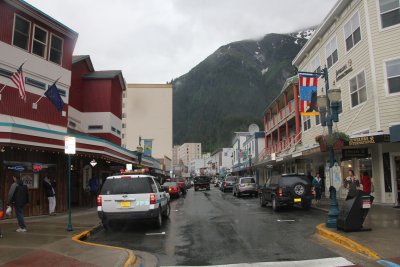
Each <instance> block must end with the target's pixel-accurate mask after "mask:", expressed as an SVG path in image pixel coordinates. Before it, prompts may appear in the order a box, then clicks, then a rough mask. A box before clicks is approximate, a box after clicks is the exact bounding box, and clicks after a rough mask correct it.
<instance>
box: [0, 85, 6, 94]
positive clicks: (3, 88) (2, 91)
mask: <svg viewBox="0 0 400 267" xmlns="http://www.w3.org/2000/svg"><path fill="white" fill-rule="evenodd" d="M6 86H7V85H6V84H5V85H4V86H3V88H1V90H0V94H1V92H3V90H4V88H6Z"/></svg>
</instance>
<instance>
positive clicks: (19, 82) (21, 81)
mask: <svg viewBox="0 0 400 267" xmlns="http://www.w3.org/2000/svg"><path fill="white" fill-rule="evenodd" d="M23 65H24V64H22V65H21V66H20V67H19V68H18V70H17V71H16V72H14V73H13V75H12V76H11V80H12V81H13V83H14V84H15V85H16V86H17V88H18V93H19V97H20V98H21V99H22V100H24V101H25V102H26V94H25V78H24V74H23V72H22V66H23Z"/></svg>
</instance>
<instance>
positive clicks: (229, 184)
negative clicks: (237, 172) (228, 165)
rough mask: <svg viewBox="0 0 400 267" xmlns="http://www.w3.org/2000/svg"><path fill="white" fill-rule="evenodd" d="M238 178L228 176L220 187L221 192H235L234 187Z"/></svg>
mask: <svg viewBox="0 0 400 267" xmlns="http://www.w3.org/2000/svg"><path fill="white" fill-rule="evenodd" d="M237 179H238V177H237V176H227V177H225V179H224V181H223V182H222V184H221V186H220V188H219V189H220V190H221V191H222V192H224V193H225V192H227V191H232V190H233V185H234V184H235V183H236V181H237Z"/></svg>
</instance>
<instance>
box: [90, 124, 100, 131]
mask: <svg viewBox="0 0 400 267" xmlns="http://www.w3.org/2000/svg"><path fill="white" fill-rule="evenodd" d="M88 129H89V130H103V125H89V127H88Z"/></svg>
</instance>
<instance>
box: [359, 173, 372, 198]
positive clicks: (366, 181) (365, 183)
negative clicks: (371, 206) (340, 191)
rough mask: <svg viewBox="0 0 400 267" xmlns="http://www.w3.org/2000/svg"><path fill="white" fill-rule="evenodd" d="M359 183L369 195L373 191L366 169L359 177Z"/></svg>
mask: <svg viewBox="0 0 400 267" xmlns="http://www.w3.org/2000/svg"><path fill="white" fill-rule="evenodd" d="M361 184H362V190H363V191H364V193H367V194H368V195H370V194H371V193H372V192H373V190H372V181H371V177H370V176H369V175H368V172H366V171H364V173H363V176H362V177H361Z"/></svg>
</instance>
